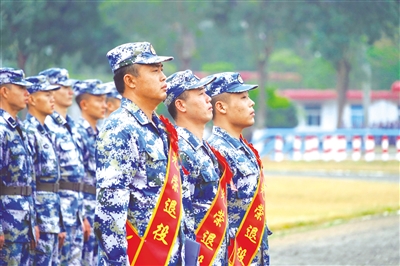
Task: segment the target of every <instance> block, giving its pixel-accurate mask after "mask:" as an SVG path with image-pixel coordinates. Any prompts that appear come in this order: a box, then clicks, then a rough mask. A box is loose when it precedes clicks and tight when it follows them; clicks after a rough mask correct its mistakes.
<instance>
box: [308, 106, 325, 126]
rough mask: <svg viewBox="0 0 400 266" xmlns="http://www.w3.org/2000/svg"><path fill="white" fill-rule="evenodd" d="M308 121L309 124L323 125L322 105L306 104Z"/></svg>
mask: <svg viewBox="0 0 400 266" xmlns="http://www.w3.org/2000/svg"><path fill="white" fill-rule="evenodd" d="M304 109H305V111H306V123H307V126H320V125H321V105H319V104H309V105H305V106H304Z"/></svg>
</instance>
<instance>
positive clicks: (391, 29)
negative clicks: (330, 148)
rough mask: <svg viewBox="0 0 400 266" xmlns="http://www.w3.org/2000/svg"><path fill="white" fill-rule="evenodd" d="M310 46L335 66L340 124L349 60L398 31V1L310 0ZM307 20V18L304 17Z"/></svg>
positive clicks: (347, 80)
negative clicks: (365, 45)
mask: <svg viewBox="0 0 400 266" xmlns="http://www.w3.org/2000/svg"><path fill="white" fill-rule="evenodd" d="M310 7H313V10H314V11H315V13H314V16H313V17H312V20H308V21H310V22H311V23H312V32H313V34H312V43H313V45H312V48H313V50H314V51H316V52H319V53H320V54H321V55H322V57H324V58H325V59H327V60H328V61H330V62H331V63H332V65H333V66H334V67H335V69H336V73H337V81H336V90H337V95H338V98H337V103H338V116H337V117H338V120H337V123H336V125H337V127H338V128H340V127H342V117H343V109H344V105H345V100H346V92H347V90H348V88H349V82H350V81H349V73H350V71H351V69H352V65H351V62H352V61H354V57H355V56H357V51H358V50H360V47H362V45H364V44H368V45H372V44H373V43H374V42H375V41H376V40H379V39H380V38H381V37H382V36H388V37H390V38H393V37H394V36H395V35H396V33H397V32H398V31H399V27H398V26H399V2H398V1H368V2H365V1H340V2H339V1H336V2H334V1H322V0H321V1H310ZM305 19H307V18H305Z"/></svg>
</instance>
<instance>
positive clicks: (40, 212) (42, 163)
mask: <svg viewBox="0 0 400 266" xmlns="http://www.w3.org/2000/svg"><path fill="white" fill-rule="evenodd" d="M24 129H25V131H26V132H27V138H28V145H29V148H30V150H32V162H33V169H34V171H35V176H36V183H46V184H55V183H58V182H59V179H60V169H59V165H58V158H57V154H56V150H55V147H54V143H53V140H52V137H51V135H50V132H49V129H48V128H47V126H46V125H42V124H41V123H40V122H39V120H37V119H36V118H35V117H34V116H32V115H30V114H27V116H26V120H25V121H24ZM34 200H35V209H36V216H37V223H38V226H39V230H40V232H46V233H59V232H61V231H62V230H63V229H61V228H62V227H63V225H62V217H61V204H60V196H59V195H58V192H50V191H36V192H35V193H34Z"/></svg>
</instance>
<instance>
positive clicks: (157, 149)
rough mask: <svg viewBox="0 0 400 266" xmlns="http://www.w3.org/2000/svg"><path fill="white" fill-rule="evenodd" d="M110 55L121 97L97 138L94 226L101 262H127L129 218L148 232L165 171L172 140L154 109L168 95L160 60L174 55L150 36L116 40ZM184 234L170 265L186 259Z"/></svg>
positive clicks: (139, 233) (175, 245)
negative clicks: (154, 43) (121, 42)
mask: <svg viewBox="0 0 400 266" xmlns="http://www.w3.org/2000/svg"><path fill="white" fill-rule="evenodd" d="M107 57H108V60H109V63H110V66H111V69H112V70H113V71H114V82H115V84H116V88H117V90H118V92H119V93H121V95H122V96H123V98H122V101H121V107H120V108H119V109H118V110H116V111H115V112H113V113H112V114H111V115H110V116H109V117H108V118H107V119H106V120H105V123H104V125H103V127H102V129H101V130H100V133H99V135H98V139H97V142H96V178H97V205H96V211H95V224H94V231H95V234H96V236H97V239H98V241H99V265H128V264H129V262H128V260H129V259H128V256H127V241H126V237H127V235H126V227H125V223H126V221H127V219H128V220H129V222H131V224H132V225H133V227H134V228H135V230H136V232H137V233H138V235H139V236H140V237H142V236H143V235H144V233H145V231H146V228H147V226H148V224H149V223H150V218H151V215H152V212H153V209H155V207H156V206H155V205H156V203H157V200H158V196H159V195H160V190H161V188H162V186H163V184H164V180H165V176H166V168H167V157H168V156H167V154H168V140H167V134H166V132H165V127H164V125H163V123H162V122H161V121H160V118H159V117H158V116H157V114H156V113H155V109H156V107H157V105H158V104H159V103H161V102H162V101H163V100H164V99H165V97H166V96H167V94H166V90H167V84H166V82H165V79H166V77H165V75H164V73H163V65H162V63H161V62H164V61H168V60H172V59H173V58H172V57H164V56H158V55H157V54H156V53H155V51H154V49H153V47H152V46H151V44H150V43H147V42H142V43H128V44H124V45H121V46H118V47H116V48H114V49H112V50H111V51H109V52H108V53H107ZM183 240H184V239H183V233H182V232H179V233H178V234H177V238H176V241H175V242H174V243H175V244H174V246H173V249H172V253H171V254H170V260H169V265H182V264H184V262H182V261H181V260H182V259H183V258H184V254H183V247H182V246H183V244H182V243H183V242H182V241H183ZM155 252H157V251H155Z"/></svg>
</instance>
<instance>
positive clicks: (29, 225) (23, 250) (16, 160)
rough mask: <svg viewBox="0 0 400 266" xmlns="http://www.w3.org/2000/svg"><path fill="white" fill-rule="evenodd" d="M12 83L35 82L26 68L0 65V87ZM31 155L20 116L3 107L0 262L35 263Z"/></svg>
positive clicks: (0, 118)
mask: <svg viewBox="0 0 400 266" xmlns="http://www.w3.org/2000/svg"><path fill="white" fill-rule="evenodd" d="M10 83H12V84H16V85H20V86H30V85H31V83H29V82H27V81H25V80H24V72H23V71H22V70H15V69H12V68H0V86H1V85H3V84H10ZM31 155H32V153H31V151H30V150H29V147H28V142H27V138H26V133H25V132H24V130H23V129H22V128H21V124H20V121H19V119H18V118H16V119H14V118H13V117H12V116H11V115H10V114H9V113H8V112H6V111H5V110H3V109H0V178H1V182H0V235H4V239H5V241H4V246H3V249H2V250H0V265H31V264H33V256H34V253H33V251H32V250H31V249H30V242H31V241H32V240H35V236H34V231H33V230H34V226H35V225H36V222H35V211H34V202H33V197H32V193H33V191H34V190H35V176H34V174H33V169H32V160H31Z"/></svg>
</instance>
